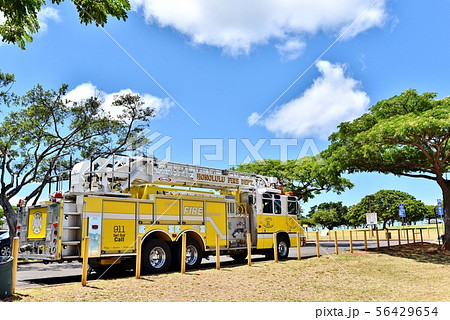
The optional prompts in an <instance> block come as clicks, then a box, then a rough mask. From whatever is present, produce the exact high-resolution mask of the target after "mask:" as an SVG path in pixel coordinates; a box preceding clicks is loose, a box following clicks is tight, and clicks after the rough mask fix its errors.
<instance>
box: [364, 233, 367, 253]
mask: <svg viewBox="0 0 450 320" xmlns="http://www.w3.org/2000/svg"><path fill="white" fill-rule="evenodd" d="M364 251H367V230H364Z"/></svg>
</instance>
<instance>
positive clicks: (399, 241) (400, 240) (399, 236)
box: [397, 229, 402, 246]
mask: <svg viewBox="0 0 450 320" xmlns="http://www.w3.org/2000/svg"><path fill="white" fill-rule="evenodd" d="M397 232H398V245H399V246H401V245H402V233H401V231H400V229H398V230H397Z"/></svg>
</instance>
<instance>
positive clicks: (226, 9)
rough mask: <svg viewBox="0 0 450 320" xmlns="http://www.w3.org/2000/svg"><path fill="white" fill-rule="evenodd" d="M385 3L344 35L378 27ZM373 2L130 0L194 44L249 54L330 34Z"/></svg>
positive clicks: (148, 16)
mask: <svg viewBox="0 0 450 320" xmlns="http://www.w3.org/2000/svg"><path fill="white" fill-rule="evenodd" d="M385 2H386V0H379V1H378V2H377V3H376V4H375V5H374V6H373V7H372V8H371V9H370V10H368V11H367V12H366V14H364V16H363V17H361V19H360V20H359V21H358V23H357V24H355V25H354V27H353V28H352V29H351V30H350V31H349V32H348V34H347V38H350V37H354V36H356V35H357V34H359V33H360V32H363V31H365V30H367V29H370V28H373V27H380V26H382V25H383V24H384V22H385V20H386V19H387V13H386V8H385ZM372 3H373V0H339V1H335V0H276V1H275V0H246V1H242V0H227V1H211V0H131V4H132V8H133V10H135V11H137V12H141V13H142V14H143V15H144V17H145V20H146V21H147V22H148V23H156V24H158V25H160V26H162V27H172V28H174V29H176V30H177V31H179V32H180V33H182V34H185V35H187V36H189V38H190V39H191V41H192V43H193V44H206V45H211V46H216V47H219V48H222V49H223V50H224V51H225V52H227V53H229V54H231V55H239V54H248V53H249V52H250V50H251V49H252V47H254V46H255V45H261V44H266V43H268V41H269V40H274V39H275V40H278V41H280V42H282V43H284V44H282V45H281V47H289V39H290V38H293V37H294V38H304V37H305V36H312V35H314V34H316V33H318V32H320V31H323V32H325V33H327V34H332V35H335V34H337V33H340V32H342V31H343V30H345V29H346V28H347V27H348V26H349V25H350V24H351V23H352V22H353V21H354V20H355V19H356V18H357V17H358V16H359V15H360V14H361V13H362V12H364V11H365V10H366V9H367V8H368V7H370V5H371V4H372ZM286 39H287V40H286ZM286 41H288V42H286ZM292 44H294V43H292ZM299 44H301V42H298V40H297V46H298V45H299ZM301 49H303V48H301Z"/></svg>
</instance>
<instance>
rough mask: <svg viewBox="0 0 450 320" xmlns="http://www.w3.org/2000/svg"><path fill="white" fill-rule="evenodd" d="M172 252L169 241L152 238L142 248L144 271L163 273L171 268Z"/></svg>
mask: <svg viewBox="0 0 450 320" xmlns="http://www.w3.org/2000/svg"><path fill="white" fill-rule="evenodd" d="M171 260H172V254H171V252H170V247H169V245H168V244H167V242H165V241H163V240H160V239H150V240H149V241H147V242H145V243H144V245H143V248H142V257H141V266H142V271H143V272H144V273H162V272H166V271H167V270H169V268H170V262H171Z"/></svg>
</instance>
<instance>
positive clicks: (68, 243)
mask: <svg viewBox="0 0 450 320" xmlns="http://www.w3.org/2000/svg"><path fill="white" fill-rule="evenodd" d="M80 243H81V241H79V240H73V241H61V244H62V245H63V246H77V245H79V244H80Z"/></svg>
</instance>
